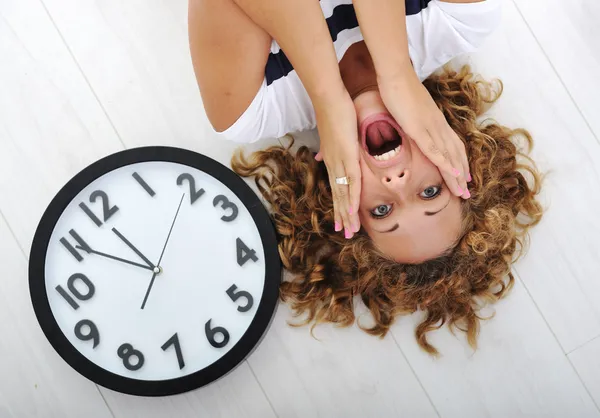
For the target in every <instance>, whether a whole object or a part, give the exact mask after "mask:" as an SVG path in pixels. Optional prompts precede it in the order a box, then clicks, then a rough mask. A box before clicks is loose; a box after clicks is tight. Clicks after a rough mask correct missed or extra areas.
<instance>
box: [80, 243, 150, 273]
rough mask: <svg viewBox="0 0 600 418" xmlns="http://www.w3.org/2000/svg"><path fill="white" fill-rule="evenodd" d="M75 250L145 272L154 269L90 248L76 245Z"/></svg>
mask: <svg viewBox="0 0 600 418" xmlns="http://www.w3.org/2000/svg"><path fill="white" fill-rule="evenodd" d="M75 248H79V249H80V250H83V251H85V252H86V253H88V254H97V255H101V256H102V257H106V258H110V259H112V260H117V261H120V262H122V263H127V264H131V265H132V266H136V267H141V268H143V269H146V270H150V271H152V270H153V269H154V268H153V267H150V266H147V265H145V264H139V263H135V262H133V261H129V260H125V259H124V258H121V257H116V256H114V255H110V254H106V253H101V252H100V251H96V250H92V249H91V248H84V247H82V246H81V245H77V246H75Z"/></svg>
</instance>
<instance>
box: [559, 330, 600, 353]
mask: <svg viewBox="0 0 600 418" xmlns="http://www.w3.org/2000/svg"><path fill="white" fill-rule="evenodd" d="M598 338H600V334H599V335H596V336H595V337H593V338H590V339H589V340H587V341H586V342H584V343H583V344H581V345H578V346H577V347H575V348H574V349H572V350H571V351H569V352H568V353H566V355H567V356H568V355H569V354H571V353H574V352H575V351H577V350H579V349H580V348H582V347H585V346H586V345H588V344H589V343H591V342H592V341H594V340H597V339H598Z"/></svg>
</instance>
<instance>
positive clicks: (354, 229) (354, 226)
mask: <svg viewBox="0 0 600 418" xmlns="http://www.w3.org/2000/svg"><path fill="white" fill-rule="evenodd" d="M359 229H360V226H359V225H354V224H353V225H352V230H353V231H354V232H358V230H359Z"/></svg>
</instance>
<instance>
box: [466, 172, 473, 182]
mask: <svg viewBox="0 0 600 418" xmlns="http://www.w3.org/2000/svg"><path fill="white" fill-rule="evenodd" d="M471 180H473V179H472V178H471V173H469V174H467V181H471Z"/></svg>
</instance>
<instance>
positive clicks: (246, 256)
mask: <svg viewBox="0 0 600 418" xmlns="http://www.w3.org/2000/svg"><path fill="white" fill-rule="evenodd" d="M235 242H236V247H237V263H238V264H239V265H240V267H241V266H243V265H244V264H246V261H248V260H252V261H254V262H257V261H258V257H257V256H256V251H255V250H252V249H250V248H248V246H247V245H246V244H244V241H242V240H241V239H240V238H238V239H236V241H235Z"/></svg>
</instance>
